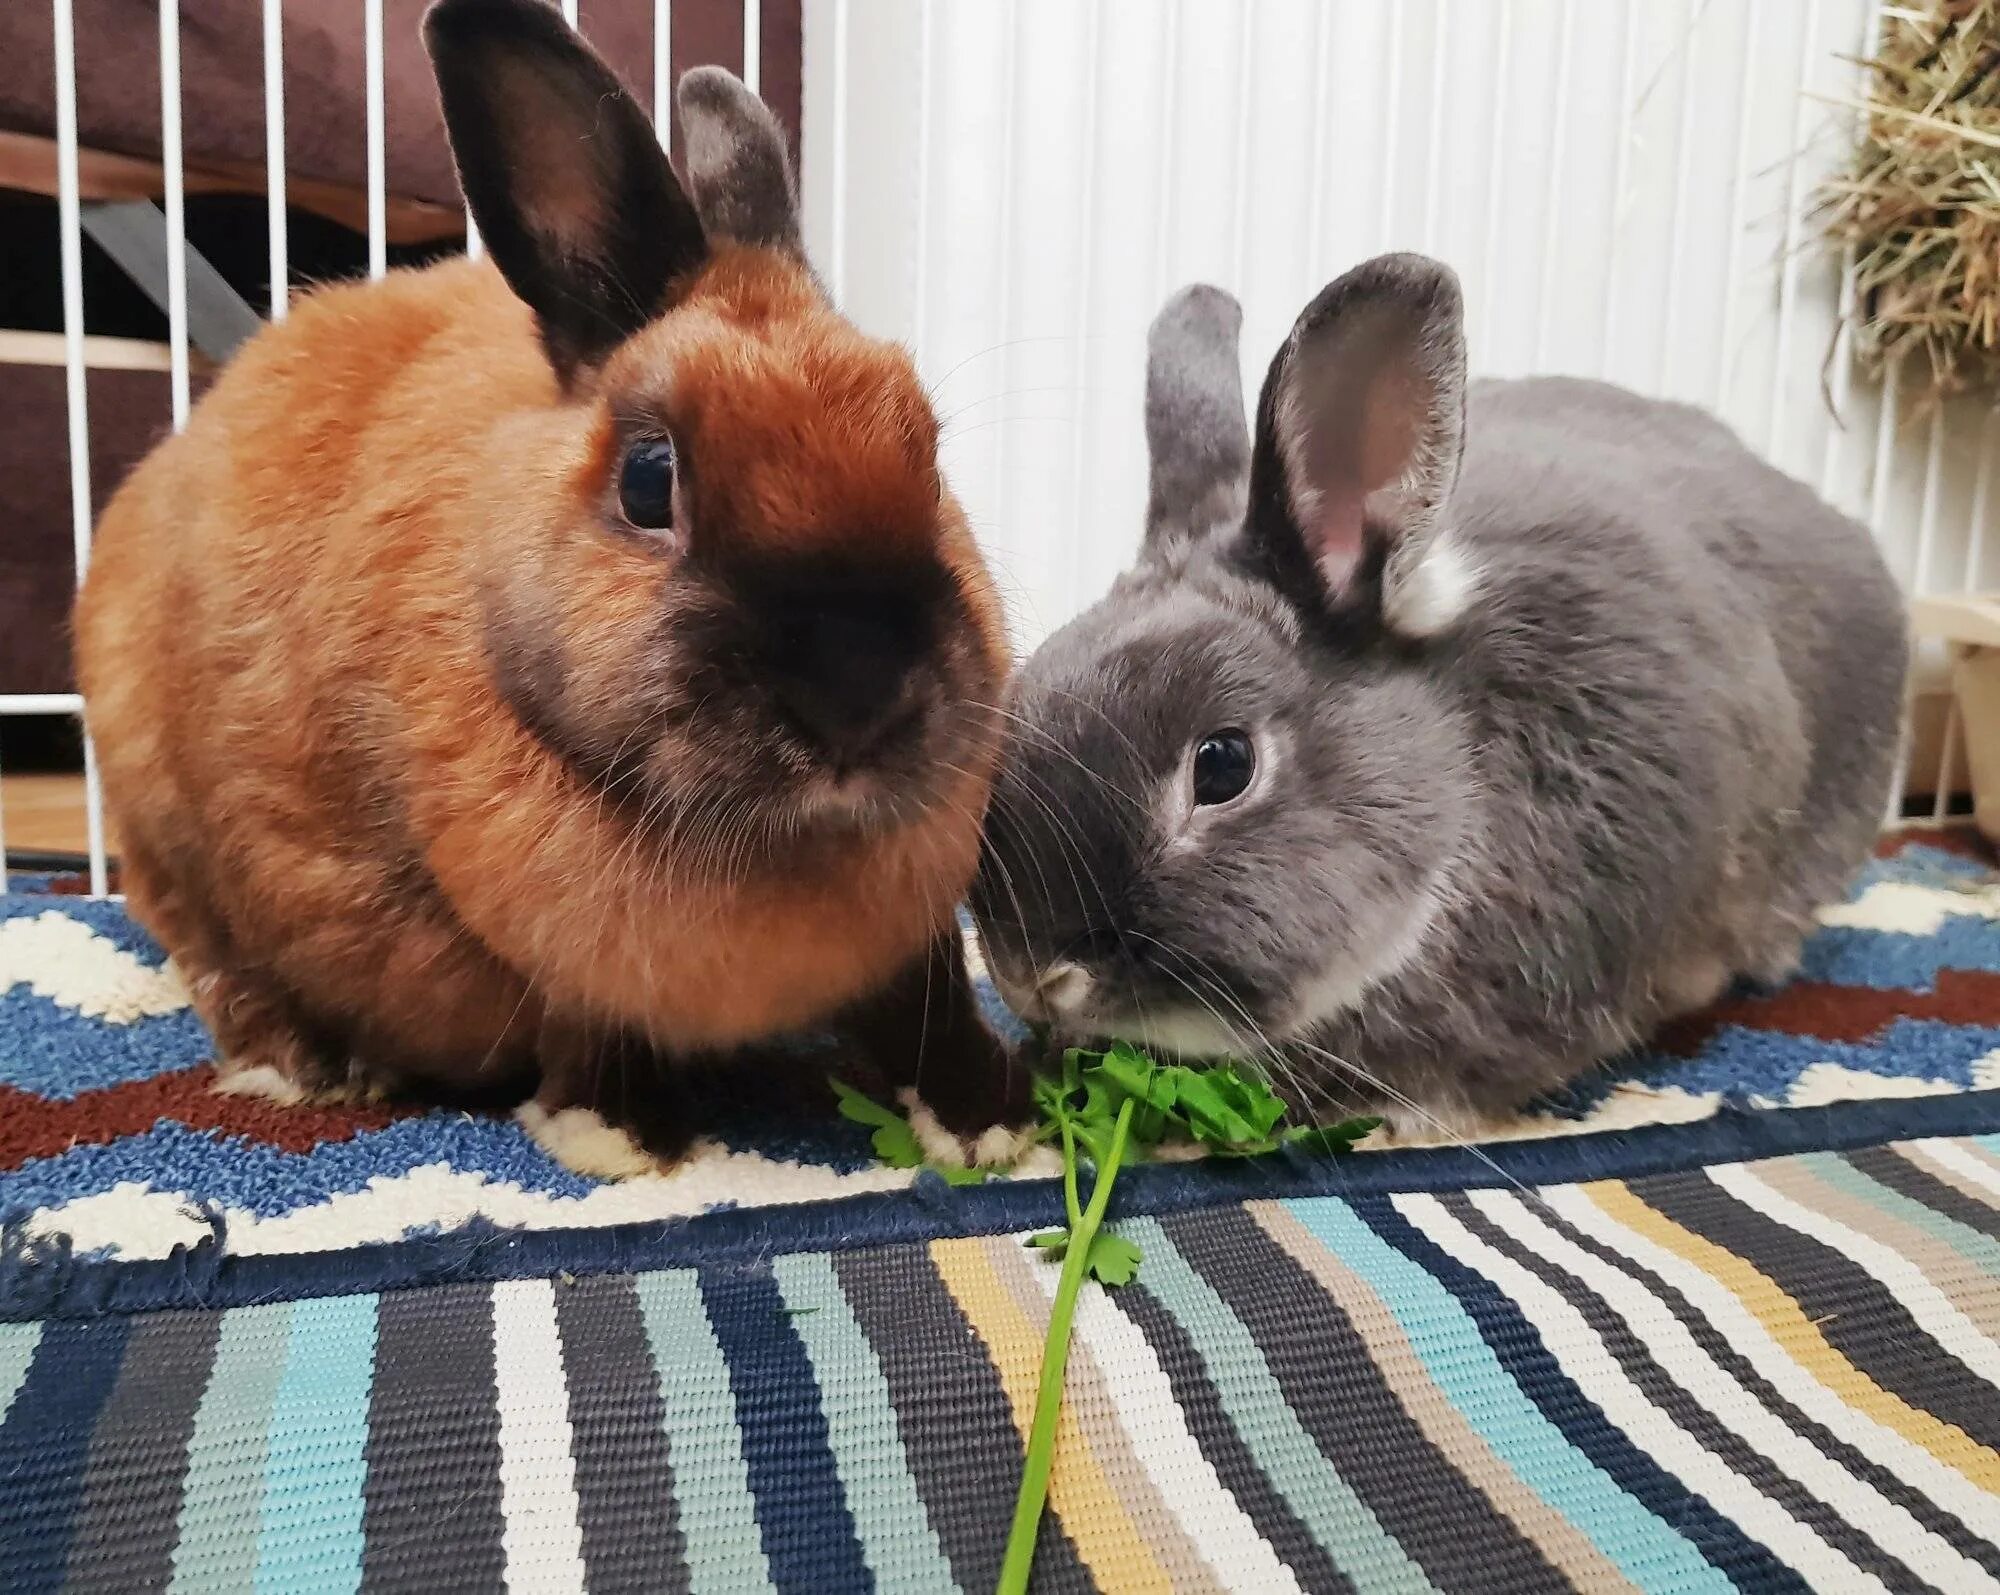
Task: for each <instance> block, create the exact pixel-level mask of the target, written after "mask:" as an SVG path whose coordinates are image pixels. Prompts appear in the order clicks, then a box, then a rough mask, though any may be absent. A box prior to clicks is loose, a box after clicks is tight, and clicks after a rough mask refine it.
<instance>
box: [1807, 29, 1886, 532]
mask: <svg viewBox="0 0 2000 1595" xmlns="http://www.w3.org/2000/svg"><path fill="white" fill-rule="evenodd" d="M1883 8H1884V6H1883V0H1873V3H1872V4H1871V5H1870V6H1869V7H1868V19H1867V22H1866V23H1865V25H1864V27H1863V30H1862V39H1861V49H1860V51H1859V53H1858V55H1857V57H1856V60H1855V66H1854V101H1855V104H1856V105H1857V106H1858V105H1860V104H1862V103H1863V102H1864V101H1865V100H1866V99H1867V97H1868V62H1869V60H1870V58H1871V57H1873V55H1874V54H1875V51H1876V48H1877V47H1878V45H1879V43H1880V41H1881V37H1882V12H1883ZM1866 116H1867V112H1865V111H1861V110H1857V111H1856V112H1855V113H1854V120H1855V128H1856V131H1857V132H1858V131H1859V129H1860V126H1861V123H1862V121H1863V120H1864V119H1865V118H1866ZM1857 269H1858V268H1857V266H1856V263H1855V254H1854V245H1852V244H1849V245H1848V246H1847V247H1846V248H1845V249H1844V250H1842V251H1841V256H1840V297H1839V299H1838V301H1837V302H1836V307H1835V311H1834V328H1833V348H1832V350H1831V351H1830V352H1829V353H1828V355H1827V365H1828V366H1829V367H1830V368H1831V375H1830V376H1829V378H1828V381H1827V402H1828V407H1829V408H1830V409H1831V410H1832V411H1833V425H1831V426H1830V427H1828V428H1827V431H1826V449H1825V452H1824V453H1823V454H1822V455H1821V456H1820V464H1819V494H1820V497H1821V498H1824V499H1831V498H1832V497H1833V473H1834V469H1835V467H1836V466H1837V465H1838V464H1839V463H1840V448H1841V444H1842V442H1843V441H1844V440H1845V438H1846V435H1847V434H1846V420H1847V399H1848V395H1849V393H1850V392H1851V391H1852V389H1853V386H1854V302H1855V297H1856V292H1857V290H1856V286H1855V273H1856V270H1857Z"/></svg>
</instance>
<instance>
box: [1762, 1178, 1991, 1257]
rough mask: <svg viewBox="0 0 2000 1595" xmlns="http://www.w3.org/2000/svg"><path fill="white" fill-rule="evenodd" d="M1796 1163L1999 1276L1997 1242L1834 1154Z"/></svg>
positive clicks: (1838, 1188) (1858, 1199) (1837, 1188)
mask: <svg viewBox="0 0 2000 1595" xmlns="http://www.w3.org/2000/svg"><path fill="white" fill-rule="evenodd" d="M1799 1162H1800V1163H1801V1164H1802V1165H1803V1166H1804V1167H1806V1168H1807V1169H1810V1170H1811V1171H1812V1173H1813V1174H1814V1175H1816V1176H1817V1177H1818V1178H1820V1179H1822V1180H1825V1181H1826V1183H1827V1184H1828V1185H1831V1186H1832V1187H1833V1188H1834V1189H1835V1190H1837V1191H1843V1192H1845V1193H1846V1194H1847V1195H1849V1196H1851V1197H1853V1198H1855V1200H1857V1201H1860V1202H1865V1203H1867V1205H1868V1206H1870V1207H1874V1208H1879V1209H1881V1211H1882V1212H1884V1213H1886V1214H1888V1215H1889V1217H1891V1218H1894V1219H1900V1220H1901V1221H1902V1222H1903V1223H1905V1224H1907V1225H1909V1226H1910V1227H1911V1228H1912V1229H1916V1230H1922V1231H1923V1232H1924V1233H1925V1234H1927V1235H1929V1236H1931V1237H1932V1238H1934V1239H1936V1240H1938V1241H1941V1242H1943V1244H1945V1245H1946V1246H1949V1247H1950V1248H1951V1249H1952V1250H1953V1251H1955V1252H1957V1253H1958V1254H1959V1255H1960V1256H1962V1257H1966V1258H1969V1259H1971V1260H1972V1261H1974V1262H1976V1263H1977V1264H1978V1265H1979V1266H1980V1267H1981V1268H1983V1269H1984V1270H1985V1271H1986V1272H1987V1273H1989V1274H1992V1275H1994V1276H1996V1277H2000V1241H1996V1240H1995V1239H1994V1238H1993V1237H1992V1236H1991V1235H1982V1234H1980V1232H1979V1231H1978V1230H1976V1229H1974V1228H1973V1227H1972V1226H1971V1225H1970V1224H1961V1223H1959V1221H1958V1220H1957V1219H1955V1218H1953V1217H1952V1216H1951V1215H1950V1214H1949V1213H1941V1212H1939V1211H1938V1210H1937V1209H1936V1208H1934V1207H1926V1206H1925V1205H1924V1204H1923V1203H1922V1202H1916V1201H1912V1200H1911V1199H1910V1198H1909V1197H1907V1196H1905V1195H1904V1194H1903V1193H1902V1192H1901V1191H1898V1190H1896V1189H1894V1188H1893V1187H1891V1186H1888V1185H1884V1184H1883V1183H1882V1182H1881V1181H1880V1180H1877V1179H1874V1178H1872V1177H1870V1176H1869V1175H1867V1174H1864V1173H1863V1172H1862V1171H1861V1170H1860V1169H1858V1168H1856V1167H1855V1166H1854V1165H1853V1164H1852V1163H1850V1162H1848V1161H1847V1159H1846V1158H1844V1157H1842V1156H1841V1155H1840V1154H1839V1153H1838V1152H1809V1153H1807V1154H1805V1155H1804V1156H1803V1157H1801V1158H1800V1159H1799Z"/></svg>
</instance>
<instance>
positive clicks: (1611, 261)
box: [1597, 0, 1639, 377]
mask: <svg viewBox="0 0 2000 1595" xmlns="http://www.w3.org/2000/svg"><path fill="white" fill-rule="evenodd" d="M1620 9H1621V10H1622V11H1623V13H1624V16H1625V37H1624V41H1623V43H1624V50H1623V54H1624V58H1625V59H1624V65H1623V66H1622V67H1620V69H1619V74H1618V134H1617V138H1618V142H1617V144H1616V146H1615V147H1614V148H1613V150H1612V153H1611V208H1610V210H1609V212H1608V213H1607V217H1606V220H1607V222H1608V226H1607V229H1606V234H1605V239H1604V319H1603V321H1602V323H1601V324H1600V325H1599V328H1598V349H1597V374H1598V375H1599V376H1600V377H1608V376H1610V375H1611V351H1612V347H1613V345H1612V332H1613V330H1614V329H1615V328H1616V326H1617V322H1618V241H1619V237H1620V235H1621V234H1622V232H1623V224H1622V217H1623V215H1624V209H1625V180H1626V178H1627V177H1628V176H1629V175H1630V170H1631V162H1632V110H1633V107H1632V87H1633V81H1634V78H1635V75H1636V73H1637V70H1638V59H1639V19H1638V10H1639V6H1638V0H1626V3H1625V4H1624V5H1623V6H1622V7H1621V8H1620Z"/></svg>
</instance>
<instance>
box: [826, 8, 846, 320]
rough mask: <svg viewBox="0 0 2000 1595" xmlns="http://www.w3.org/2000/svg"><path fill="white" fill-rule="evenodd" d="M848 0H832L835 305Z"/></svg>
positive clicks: (841, 257) (841, 265)
mask: <svg viewBox="0 0 2000 1595" xmlns="http://www.w3.org/2000/svg"><path fill="white" fill-rule="evenodd" d="M847 67H848V61H847V0H833V260H832V262H831V263H830V264H829V266H828V268H827V275H828V278H829V283H828V286H829V287H830V288H831V289H832V290H833V302H834V304H835V305H836V306H838V305H840V304H841V302H842V301H843V300H844V299H845V298H846V293H847Z"/></svg>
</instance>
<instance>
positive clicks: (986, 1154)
mask: <svg viewBox="0 0 2000 1595" xmlns="http://www.w3.org/2000/svg"><path fill="white" fill-rule="evenodd" d="M897 1100H898V1101H899V1102H901V1103H902V1105H903V1111H904V1112H905V1113H906V1114H908V1115H909V1120H910V1130H911V1132H912V1133H913V1134H914V1135H915V1136H916V1138H917V1145H918V1146H920V1147H922V1148H923V1151H924V1156H925V1157H926V1158H928V1159H929V1160H930V1161H931V1162H933V1163H937V1164H941V1165H942V1166H944V1167H945V1168H952V1169H968V1168H969V1169H1004V1168H1012V1167H1013V1166H1014V1165H1015V1164H1017V1163H1019V1162H1020V1161H1021V1157H1022V1154H1023V1153H1025V1152H1026V1151H1027V1150H1028V1149H1029V1148H1030V1147H1031V1146H1033V1145H1034V1142H1035V1131H1034V1127H1033V1126H1032V1125H1011V1124H990V1125H988V1126H987V1127H986V1128H985V1129H983V1130H979V1131H976V1132H974V1133H971V1134H967V1135H960V1134H958V1133H957V1132H955V1131H952V1130H948V1129H946V1128H945V1126H944V1125H943V1124H942V1123H941V1122H940V1121H939V1119H938V1116H937V1115H936V1114H935V1113H933V1112H932V1111H931V1110H930V1108H929V1107H927V1106H926V1105H925V1104H924V1101H923V1099H922V1098H921V1097H919V1096H918V1095H917V1093H916V1090H915V1088H914V1087H911V1086H905V1087H904V1088H903V1089H902V1090H901V1091H900V1092H898V1093H897Z"/></svg>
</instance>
